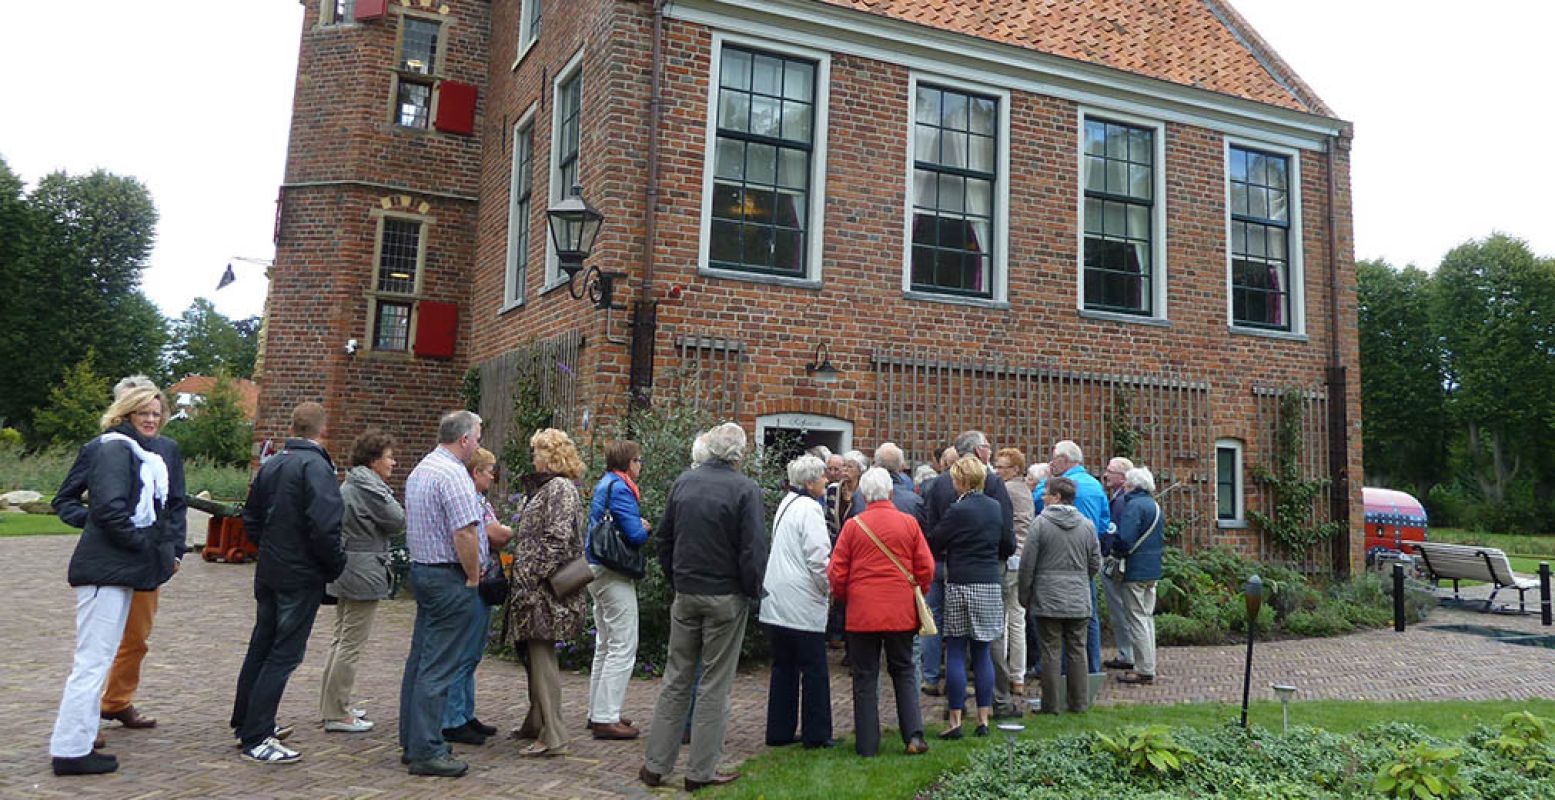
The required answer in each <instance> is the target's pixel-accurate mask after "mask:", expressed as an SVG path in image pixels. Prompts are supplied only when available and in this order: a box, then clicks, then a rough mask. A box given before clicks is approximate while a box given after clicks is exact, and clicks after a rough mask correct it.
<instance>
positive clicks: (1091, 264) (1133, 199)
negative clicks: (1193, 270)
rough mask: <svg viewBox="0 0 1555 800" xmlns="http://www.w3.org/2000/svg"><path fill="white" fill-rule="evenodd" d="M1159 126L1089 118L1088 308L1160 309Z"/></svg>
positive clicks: (1140, 311) (1127, 311) (1132, 311)
mask: <svg viewBox="0 0 1555 800" xmlns="http://www.w3.org/2000/svg"><path fill="white" fill-rule="evenodd" d="M1154 217H1155V131H1154V130H1152V129H1150V128H1141V127H1135V126H1132V125H1123V124H1119V123H1116V122H1109V121H1105V120H1099V119H1087V120H1086V121H1085V220H1084V229H1085V307H1086V308H1088V309H1093V310H1098V311H1117V312H1122V313H1125V314H1142V315H1148V314H1152V313H1154V290H1155V287H1154V286H1153V285H1152V281H1153V280H1154V279H1155V277H1156V275H1155V271H1154V269H1153V265H1152V263H1151V261H1152V258H1151V253H1152V242H1153V240H1154V230H1153V228H1154Z"/></svg>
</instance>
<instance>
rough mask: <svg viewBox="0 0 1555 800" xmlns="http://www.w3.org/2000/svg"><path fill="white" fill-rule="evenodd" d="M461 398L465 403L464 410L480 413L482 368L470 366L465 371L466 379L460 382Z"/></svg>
mask: <svg viewBox="0 0 1555 800" xmlns="http://www.w3.org/2000/svg"><path fill="white" fill-rule="evenodd" d="M459 399H460V400H461V401H462V402H463V403H464V410H466V411H474V412H477V413H479V412H480V410H481V368H480V367H470V368H469V369H467V370H465V371H464V380H463V381H461V382H460V383H459Z"/></svg>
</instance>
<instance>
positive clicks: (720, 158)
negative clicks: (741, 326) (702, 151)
mask: <svg viewBox="0 0 1555 800" xmlns="http://www.w3.org/2000/svg"><path fill="white" fill-rule="evenodd" d="M815 72H816V70H815V62H813V61H807V60H805V59H801V58H793V57H789V56H781V55H775V54H771V53H763V52H760V51H757V50H745V49H741V48H737V47H724V48H723V55H722V59H721V62H720V68H719V86H718V128H717V140H716V142H715V144H714V148H715V149H714V153H713V198H712V211H713V213H712V217H713V218H712V227H711V232H710V236H711V238H710V241H709V245H708V263H709V264H711V265H712V266H715V267H720V268H724V269H737V270H746V271H751V272H764V273H771V274H777V275H790V276H802V275H804V274H805V273H806V263H805V262H806V251H807V249H808V248H807V247H806V240H807V237H808V236H810V235H811V231H810V230H809V224H808V223H809V218H810V217H809V203H810V173H811V169H810V165H811V159H812V158H813V157H814V145H815V94H816V87H815Z"/></svg>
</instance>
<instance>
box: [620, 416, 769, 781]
mask: <svg viewBox="0 0 1555 800" xmlns="http://www.w3.org/2000/svg"><path fill="white" fill-rule="evenodd" d="M702 442H703V444H704V445H705V458H698V463H697V465H696V466H695V467H693V468H691V469H689V470H687V471H685V472H683V473H681V474H680V477H679V478H676V479H675V485H674V486H673V487H671V488H670V494H669V498H668V499H667V500H666V501H665V504H664V516H663V517H662V518H661V519H660V520H659V524H658V526H657V527H655V528H654V533H655V535H656V536H657V537H658V550H659V564H660V565H661V566H662V567H663V568H664V574H665V576H666V577H668V578H669V581H670V588H671V589H673V590H674V591H675V600H674V602H673V603H672V604H671V606H670V644H669V661H668V663H667V664H666V665H665V668H664V682H663V683H662V684H661V685H660V686H659V699H658V702H657V703H656V704H655V706H654V709H653V729H652V730H651V731H650V732H649V735H648V747H647V754H646V758H645V759H644V763H643V767H642V769H641V770H640V771H639V772H638V777H639V778H640V779H641V780H642V781H643V783H646V784H648V785H649V786H659V785H660V784H662V783H663V780H664V776H665V775H668V774H669V773H670V772H671V771H672V770H674V769H675V761H676V760H677V759H678V758H679V757H680V737H681V731H682V730H683V725H684V722H685V719H686V713H687V709H688V708H689V707H690V705H691V690H692V685H693V683H694V682H695V678H696V672H697V664H698V663H700V664H701V665H702V680H701V691H700V692H698V695H697V698H696V710H695V712H693V715H692V720H691V757H690V759H689V760H688V761H687V763H686V790H687V791H696V790H698V789H700V788H702V787H704V786H713V785H717V784H723V783H728V782H730V781H732V780H734V779H736V778H738V777H739V776H738V775H732V774H720V773H719V772H718V771H717V770H718V762H719V761H720V760H721V759H722V758H723V746H724V728H725V725H726V724H727V723H728V721H729V690H730V688H731V687H732V686H733V685H734V670H735V667H736V666H738V664H739V660H740V645H741V643H742V642H743V641H744V639H745V620H746V617H747V615H748V614H749V613H750V604H751V601H754V600H756V599H758V598H759V597H760V594H761V584H762V578H763V577H764V576H765V573H766V569H767V526H766V509H765V507H764V506H763V505H762V501H761V488H760V487H759V486H757V485H756V482H755V481H753V480H751V479H750V478H747V477H745V476H744V475H741V474H740V473H739V471H738V470H737V469H736V466H735V465H736V464H738V463H739V461H740V459H741V458H742V457H743V456H744V455H745V446H746V441H745V431H744V429H742V428H741V427H740V426H739V425H736V424H735V423H733V422H726V423H724V424H722V425H719V426H718V427H716V428H713V429H712V430H710V431H708V432H707V433H705V434H703V438H702ZM694 452H696V453H697V454H699V455H703V454H704V451H703V449H702V448H695V449H694Z"/></svg>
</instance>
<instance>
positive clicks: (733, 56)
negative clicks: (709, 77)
mask: <svg viewBox="0 0 1555 800" xmlns="http://www.w3.org/2000/svg"><path fill="white" fill-rule="evenodd" d="M750 80H751V54H750V53H747V52H745V51H744V50H736V49H734V48H732V47H725V48H724V51H723V63H722V64H721V65H720V67H719V74H718V84H719V85H720V86H728V87H731V88H735V89H749V88H750Z"/></svg>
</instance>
